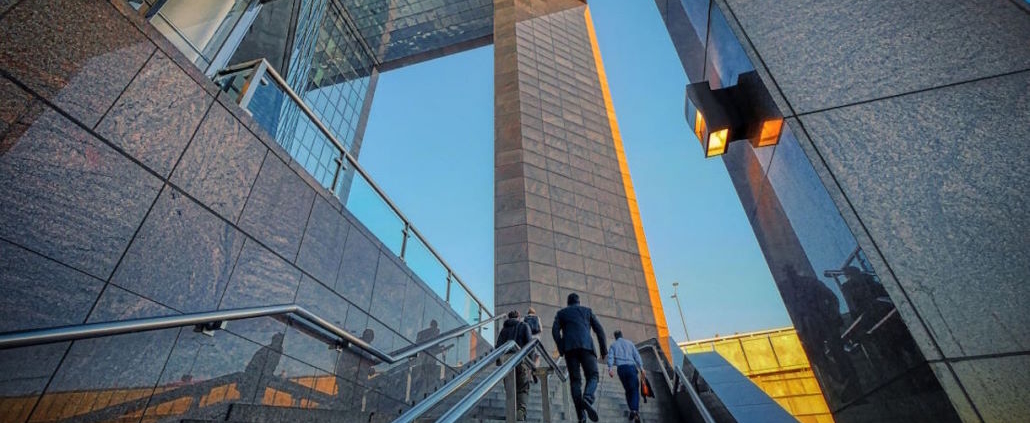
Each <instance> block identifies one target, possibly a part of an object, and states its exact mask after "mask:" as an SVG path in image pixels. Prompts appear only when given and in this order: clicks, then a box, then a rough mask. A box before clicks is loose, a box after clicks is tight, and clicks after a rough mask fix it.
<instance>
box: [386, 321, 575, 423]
mask: <svg viewBox="0 0 1030 423" xmlns="http://www.w3.org/2000/svg"><path fill="white" fill-rule="evenodd" d="M534 349H535V350H538V351H539V352H540V353H541V354H542V355H543V356H544V357H547V358H548V360H547V361H548V364H549V365H550V364H553V363H554V360H553V359H550V356H548V355H547V351H546V349H544V347H543V344H542V343H541V342H540V340H539V339H534V340H532V341H530V343H529V344H527V345H526V346H525V347H524V348H522V349H521V350H520V351H519V352H518V353H516V354H515V356H514V357H512V358H511V359H510V360H508V361H506V362H505V363H504V364H502V365H501V367H500V368H498V369H497V370H495V371H494V372H493V373H491V374H490V376H487V378H486V379H484V380H483V381H482V382H480V383H479V384H478V385H476V387H475V388H472V391H470V392H469V393H468V394H466V395H465V396H464V397H462V399H461V400H459V401H458V403H457V404H455V405H454V406H453V407H451V408H450V409H449V410H447V412H446V413H444V414H443V415H442V416H440V418H439V419H437V420H436V422H437V423H441V422H442V423H454V422H456V421H457V420H458V419H460V418H461V417H462V416H464V415H465V414H466V413H468V412H469V411H470V410H471V409H472V407H474V406H475V405H476V403H478V402H479V401H481V400H482V399H483V397H485V396H486V394H487V393H489V392H490V390H491V389H493V388H494V387H495V386H497V384H498V383H500V382H501V380H503V379H504V378H505V377H506V376H507V375H508V373H511V372H512V370H514V369H515V366H517V365H518V364H519V363H520V362H522V360H525V359H527V357H529V353H531V352H532V351H533V350H534ZM553 368H554V370H555V373H557V374H558V378H559V379H561V380H562V382H564V381H566V380H567V377H566V375H565V374H564V373H563V372H560V371H559V370H558V368H557V367H553ZM542 394H543V395H547V394H548V393H546V392H543V393H542ZM394 423H398V422H397V421H395V422H394Z"/></svg>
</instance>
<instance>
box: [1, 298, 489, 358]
mask: <svg viewBox="0 0 1030 423" xmlns="http://www.w3.org/2000/svg"><path fill="white" fill-rule="evenodd" d="M288 314H292V315H295V316H298V317H300V318H301V319H303V321H306V322H307V323H306V324H310V325H312V326H313V327H316V328H318V329H321V330H323V331H326V332H328V333H330V334H332V335H335V336H338V337H339V338H340V340H341V341H343V342H346V343H348V344H351V345H354V346H356V347H358V348H360V349H362V350H364V351H366V352H368V353H369V354H371V355H373V356H375V357H376V358H378V359H379V360H382V361H384V362H386V363H390V364H393V363H397V362H399V361H401V360H404V359H406V358H408V357H412V356H414V355H415V354H418V353H419V352H422V351H425V350H426V349H428V348H432V347H434V346H436V345H439V344H440V343H441V342H444V341H446V340H448V339H452V338H456V337H458V336H461V335H464V334H466V333H468V332H471V331H473V330H476V329H478V328H480V327H483V326H485V325H487V324H489V323H491V322H494V321H496V320H499V319H501V318H502V317H504V316H497V317H495V318H491V319H488V320H484V321H482V322H479V323H476V324H473V325H468V326H466V327H463V328H457V329H454V330H451V331H448V332H446V333H443V334H440V335H439V336H437V337H435V338H433V339H430V340H428V341H425V342H423V343H421V344H417V345H416V346H414V347H407V348H402V349H400V350H397V351H394V352H393V353H386V352H384V351H382V350H380V349H378V348H376V347H373V346H372V345H370V344H369V343H367V342H365V341H364V340H362V339H361V338H358V337H357V336H355V335H354V334H352V333H350V332H347V331H346V330H343V329H342V328H340V327H339V326H336V325H334V324H332V323H330V322H329V321H327V320H325V319H323V318H321V317H319V316H318V315H315V314H314V313H312V312H310V311H308V310H307V309H305V308H304V307H301V306H299V305H296V304H281V305H273V306H265V307H249V308H239V309H232V310H218V311H208V312H202V313H190V314H180V315H173V316H160V317H147V318H140V319H128V320H121V321H114V322H100V323H86V324H82V325H72V326H60V327H54V328H47V329H33V330H26V331H18V332H8V333H3V334H0V350H4V349H10V348H17V347H26V346H31V345H41V344H51V343H55V342H62V341H75V340H79V339H89V338H99V337H104V336H111V335H118V334H123V333H135V332H146V331H152V330H158V329H169V328H174V327H183V326H190V325H209V324H212V323H220V322H226V321H230V320H240V319H249V318H254V317H266V316H280V315H288Z"/></svg>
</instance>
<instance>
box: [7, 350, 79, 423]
mask: <svg viewBox="0 0 1030 423" xmlns="http://www.w3.org/2000/svg"><path fill="white" fill-rule="evenodd" d="M70 344H71V343H70V342H61V343H57V344H48V345H38V346H34V347H23V348H13V349H8V350H0V395H2V396H4V397H7V398H11V397H14V398H19V397H21V398H24V400H22V401H20V402H21V403H20V404H17V405H13V406H12V407H10V408H5V409H4V415H3V416H0V417H2V418H3V421H4V422H24V421H27V420H28V418H29V414H31V413H32V408H33V407H34V406H35V405H36V401H37V398H36V397H38V396H39V394H41V393H43V389H44V388H46V385H47V383H49V382H50V377H51V376H53V374H54V371H55V370H57V366H58V364H60V362H61V359H62V358H63V357H64V353H65V352H66V351H68V347H69V345H70Z"/></svg>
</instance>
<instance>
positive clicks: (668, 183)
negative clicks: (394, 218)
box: [360, 0, 790, 340]
mask: <svg viewBox="0 0 1030 423" xmlns="http://www.w3.org/2000/svg"><path fill="white" fill-rule="evenodd" d="M590 7H591V13H592V16H593V19H594V25H595V26H596V32H597V37H598V44H599V45H600V48H601V55H602V57H603V58H604V62H605V70H606V72H607V75H608V82H609V87H610V89H611V92H612V99H613V101H614V104H615V111H616V115H617V116H618V119H619V126H620V129H621V130H622V135H623V143H624V146H625V149H626V157H627V160H628V161H629V166H630V173H631V175H632V177H633V183H634V187H635V188H636V191H637V196H638V202H639V206H640V213H641V218H642V220H643V224H644V230H645V232H646V236H647V240H648V245H649V247H650V249H651V255H652V260H653V262H654V267H655V273H656V275H657V278H658V282H659V287H660V290H661V292H662V300H663V304H664V306H665V310H666V317H667V320H668V322H669V328H670V330H671V332H672V334H673V336H674V337H675V338H677V339H679V340H682V339H683V338H684V336H683V324H682V323H681V322H680V319H679V314H678V313H677V312H676V304H675V302H674V300H672V299H670V298H669V296H670V295H671V294H672V292H673V291H672V283H673V282H675V281H678V282H679V283H680V286H679V292H680V297H681V302H682V304H683V312H684V314H685V316H686V321H687V326H688V330H689V332H690V337H691V339H698V338H707V337H711V336H714V335H715V334H716V333H719V334H728V333H733V332H745V331H751V330H759V329H768V328H773V327H782V326H789V325H790V321H789V319H788V318H787V315H786V311H785V310H784V307H783V302H782V301H781V300H780V297H779V294H778V293H777V291H776V288H775V285H774V283H773V281H772V278H771V276H770V275H769V270H768V267H766V264H765V260H764V259H763V257H762V254H761V251H760V250H759V248H758V245H757V242H756V241H755V238H754V233H753V232H752V231H751V227H750V225H749V224H748V222H747V218H746V217H745V215H744V211H743V209H742V207H741V205H740V201H739V200H738V199H737V196H736V193H735V192H734V190H733V186H732V185H731V183H730V179H729V176H728V174H727V173H726V168H725V167H724V165H723V163H722V160H721V159H708V160H706V159H704V158H703V155H702V154H701V147H700V145H699V144H698V142H697V139H696V138H694V136H693V135H692V134H691V132H690V131H689V129H688V128H687V124H686V120H685V118H684V113H683V98H684V97H683V96H684V87H685V86H686V83H687V81H686V76H685V75H684V73H683V68H682V66H681V65H680V63H679V59H678V58H677V56H676V53H675V51H674V50H673V47H672V43H671V41H670V40H669V35H668V33H667V32H666V31H665V27H664V26H663V24H662V20H661V16H660V15H659V14H658V11H657V9H656V7H655V5H654V3H653V2H651V1H626V0H591V1H590ZM360 161H361V163H362V165H363V166H364V167H365V169H366V170H367V171H368V172H369V173H370V174H371V175H372V177H373V178H374V179H375V180H376V182H377V183H378V184H379V185H380V186H381V187H382V188H383V189H384V190H385V191H386V192H387V193H388V194H389V195H390V197H391V199H393V200H394V201H395V202H396V203H397V204H398V206H399V207H400V208H401V209H402V210H403V211H404V213H405V214H406V215H407V216H408V217H409V218H410V219H411V220H412V221H413V223H414V224H415V226H416V227H418V228H419V230H420V231H421V232H422V233H423V234H424V235H425V236H426V237H427V238H428V239H429V242H430V243H431V244H432V245H433V246H434V248H436V249H437V250H438V251H440V253H441V254H442V255H443V256H444V259H445V260H446V261H448V262H449V263H450V264H451V265H452V266H453V267H454V268H455V271H456V272H457V273H458V274H459V275H461V277H462V278H463V280H465V281H466V283H468V284H469V285H471V286H472V288H473V290H474V291H476V294H477V295H478V296H479V297H480V298H482V299H483V300H484V301H486V302H487V303H488V304H492V302H493V49H492V47H484V48H479V49H476V50H472V51H468V52H465V53H461V54H457V55H451V56H448V57H444V58H441V59H436V60H433V61H430V62H426V63H422V64H418V65H414V66H409V67H406V68H402V69H398V70H394V71H391V72H387V73H385V74H383V75H382V76H381V77H380V80H379V86H378V88H377V90H376V94H375V100H374V102H373V106H372V113H371V116H370V118H369V124H368V129H367V131H366V133H365V141H364V145H363V146H362V150H361V157H360Z"/></svg>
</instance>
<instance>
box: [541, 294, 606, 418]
mask: <svg viewBox="0 0 1030 423" xmlns="http://www.w3.org/2000/svg"><path fill="white" fill-rule="evenodd" d="M567 303H568V306H567V307H565V308H563V309H561V310H559V311H558V314H555V316H554V326H552V327H551V336H552V337H554V343H555V345H557V347H558V354H559V355H561V356H564V357H565V363H566V365H567V366H568V368H569V390H570V391H571V393H572V400H573V402H574V403H575V405H576V418H578V419H579V421H580V422H584V421H586V419H585V418H584V414H585V415H586V416H588V417H590V420H591V421H595V422H596V421H597V410H595V409H594V399H595V397H594V392H595V391H596V390H597V379H598V373H597V350H595V349H594V341H593V340H592V339H590V331H591V330H593V331H594V333H595V334H596V335H597V343H598V344H600V347H601V359H602V360H603V359H605V358H607V351H608V342H607V340H606V339H605V337H604V328H603V327H602V326H601V322H600V321H598V320H597V316H594V312H593V310H590V309H589V308H587V307H583V306H581V305H579V295H578V294H576V293H571V294H569V298H568V301H567ZM584 375H585V376H586V386H585V387H583V388H582V389H583V391H582V392H581V391H580V389H581V383H582V381H583V377H584Z"/></svg>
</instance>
